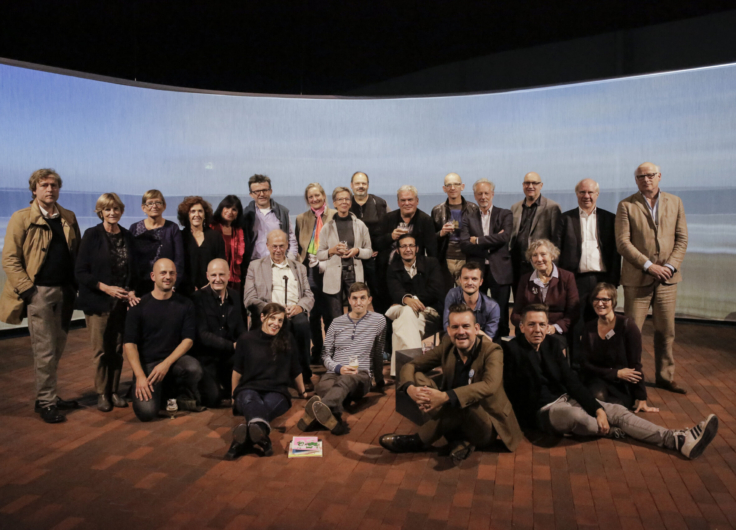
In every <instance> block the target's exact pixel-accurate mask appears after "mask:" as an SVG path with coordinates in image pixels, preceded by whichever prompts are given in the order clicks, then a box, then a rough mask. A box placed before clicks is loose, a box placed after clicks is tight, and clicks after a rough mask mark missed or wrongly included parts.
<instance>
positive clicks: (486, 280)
mask: <svg viewBox="0 0 736 530" xmlns="http://www.w3.org/2000/svg"><path fill="white" fill-rule="evenodd" d="M480 290H481V292H483V293H484V294H485V293H488V291H489V290H490V291H491V298H493V300H495V302H496V303H497V304H498V307H499V309H500V310H501V320H500V322H499V323H498V331H496V336H495V337H493V340H494V341H496V340H497V339H498V338H500V337H506V336H507V335H508V334H509V333H511V327H510V326H509V298H511V286H510V285H499V284H498V283H497V282H496V280H495V279H494V278H493V274H491V268H490V267H489V266H488V265H486V270H485V273H484V275H483V285H482V286H481V288H480Z"/></svg>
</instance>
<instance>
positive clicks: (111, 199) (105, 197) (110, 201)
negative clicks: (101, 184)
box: [95, 193, 125, 220]
mask: <svg viewBox="0 0 736 530" xmlns="http://www.w3.org/2000/svg"><path fill="white" fill-rule="evenodd" d="M113 206H117V207H118V208H120V214H121V215H122V214H123V212H125V205H124V204H123V201H121V200H120V197H118V194H117V193H103V194H102V195H100V198H99V199H97V203H96V204H95V213H96V214H97V217H99V218H100V219H103V218H102V210H105V209H107V208H112V207H113ZM103 220H104V219H103Z"/></svg>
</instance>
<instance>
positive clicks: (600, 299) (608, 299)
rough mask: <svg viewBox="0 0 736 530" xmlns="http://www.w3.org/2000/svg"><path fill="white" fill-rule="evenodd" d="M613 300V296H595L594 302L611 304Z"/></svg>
mask: <svg viewBox="0 0 736 530" xmlns="http://www.w3.org/2000/svg"><path fill="white" fill-rule="evenodd" d="M611 300H612V299H611V298H593V303H594V304H604V305H606V304H610V303H611Z"/></svg>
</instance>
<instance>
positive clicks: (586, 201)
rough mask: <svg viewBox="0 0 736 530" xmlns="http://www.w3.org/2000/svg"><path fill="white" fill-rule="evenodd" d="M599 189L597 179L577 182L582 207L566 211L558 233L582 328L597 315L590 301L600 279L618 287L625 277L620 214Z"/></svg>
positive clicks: (560, 259)
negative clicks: (602, 200) (602, 204)
mask: <svg viewBox="0 0 736 530" xmlns="http://www.w3.org/2000/svg"><path fill="white" fill-rule="evenodd" d="M599 193H600V189H599V187H598V183H597V182H596V181H595V180H593V179H583V180H581V181H580V182H578V183H577V185H576V186H575V195H576V196H577V199H578V207H577V208H573V209H572V210H569V211H567V212H565V213H563V214H562V217H560V222H559V223H558V225H557V234H556V236H555V244H556V245H557V247H558V248H559V249H560V257H559V261H558V265H559V266H560V268H562V269H565V270H567V271H570V272H572V273H573V274H575V283H576V284H577V286H578V294H579V295H580V304H581V306H582V307H583V310H582V311H581V312H580V317H581V318H580V321H579V322H578V328H580V326H581V325H582V323H583V322H587V321H590V320H592V319H594V318H596V314H595V311H593V306H592V305H591V304H590V293H591V291H592V290H593V288H594V287H595V286H596V285H597V284H598V283H600V282H606V283H610V284H612V285H615V286H617V287H618V284H619V280H620V278H621V255H620V254H619V253H618V250H617V249H616V228H615V223H616V216H615V215H614V214H613V213H611V212H609V211H607V210H604V209H603V208H599V207H598V206H597V205H596V204H597V202H598V195H599ZM576 331H578V332H577V333H576V334H575V335H576V336H578V335H579V334H580V333H579V332H582V330H581V329H576ZM574 350H575V347H574V345H573V351H574ZM575 360H576V359H573V362H574V361H575Z"/></svg>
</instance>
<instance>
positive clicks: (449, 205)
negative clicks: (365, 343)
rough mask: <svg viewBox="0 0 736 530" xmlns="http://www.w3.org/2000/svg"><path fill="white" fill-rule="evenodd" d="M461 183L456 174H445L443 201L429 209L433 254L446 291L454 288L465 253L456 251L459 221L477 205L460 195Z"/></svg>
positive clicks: (458, 243)
mask: <svg viewBox="0 0 736 530" xmlns="http://www.w3.org/2000/svg"><path fill="white" fill-rule="evenodd" d="M464 189H465V184H463V181H462V179H461V178H460V175H458V174H457V173H448V174H447V175H446V176H445V183H444V186H442V191H444V192H445V193H446V194H447V200H446V201H445V202H443V203H442V204H438V205H437V206H435V207H434V208H432V220H433V221H434V228H435V230H436V231H437V255H438V259H439V261H440V265H442V268H443V272H444V273H445V280H446V282H447V284H446V288H447V289H448V290H449V289H451V288H453V287H455V282H457V279H458V277H459V276H460V269H461V268H462V266H463V264H464V263H465V254H463V251H462V249H461V248H460V227H461V226H462V224H463V219H464V218H465V217H468V216H470V215H473V214H475V213H476V212H477V211H478V206H477V205H476V204H474V203H472V202H468V201H466V200H465V198H464V197H463V196H462V193H463V190H464Z"/></svg>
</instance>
